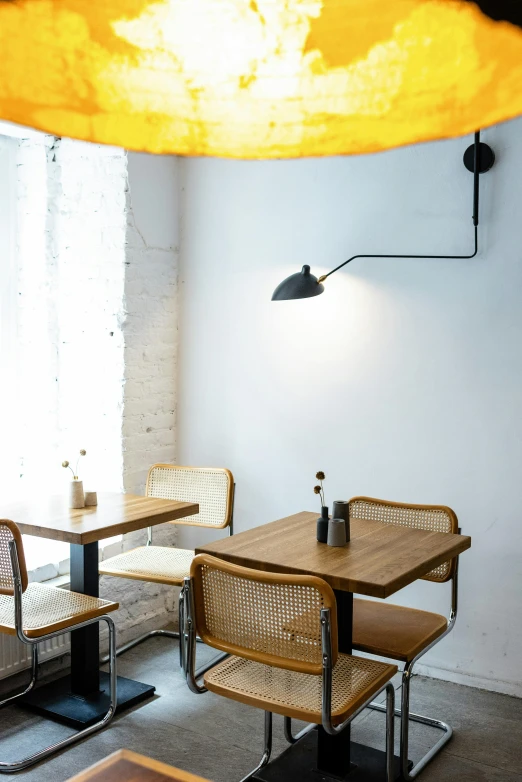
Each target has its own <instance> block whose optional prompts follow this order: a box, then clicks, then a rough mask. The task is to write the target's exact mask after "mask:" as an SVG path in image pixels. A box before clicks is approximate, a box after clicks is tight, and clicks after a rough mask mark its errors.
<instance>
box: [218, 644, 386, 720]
mask: <svg viewBox="0 0 522 782" xmlns="http://www.w3.org/2000/svg"><path fill="white" fill-rule="evenodd" d="M396 673H397V666H396V665H390V664H387V663H381V662H377V661H376V660H366V659H364V658H362V657H354V656H352V655H348V654H339V656H338V658H337V663H336V665H335V668H334V669H333V687H332V722H333V723H334V724H335V725H338V724H340V723H342V722H344V720H346V719H348V718H349V717H350V716H351V715H352V714H354V713H355V712H356V711H357V710H358V708H360V707H361V706H362V705H363V704H364V703H366V702H367V701H368V699H369V698H372V697H373V696H374V695H376V694H377V693H378V692H380V690H381V689H382V688H383V686H384V685H385V684H386V682H388V681H389V680H390V679H391V678H392V676H394V675H395V674H396ZM204 681H205V686H206V687H207V689H208V690H210V691H212V692H215V693H217V694H218V695H224V696H225V697H227V698H231V699H232V700H236V701H240V702H241V703H246V704H248V705H250V706H254V707H256V708H259V709H263V710H264V711H270V712H273V713H275V714H282V715H283V716H286V717H292V718H295V719H299V720H305V721H306V722H314V723H316V724H320V723H321V719H322V717H321V714H322V712H321V701H322V694H321V687H322V678H321V677H320V676H314V675H312V674H307V673H300V672H296V671H291V670H285V669H283V668H276V667H273V666H271V665H264V664H263V663H259V662H255V661H253V660H247V659H245V658H243V657H234V656H232V657H228V658H227V659H226V660H224V661H223V662H221V663H219V664H218V665H216V666H215V667H214V668H211V670H210V671H207V673H206V674H205V679H204Z"/></svg>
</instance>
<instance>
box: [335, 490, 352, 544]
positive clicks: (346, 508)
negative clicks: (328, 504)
mask: <svg viewBox="0 0 522 782" xmlns="http://www.w3.org/2000/svg"><path fill="white" fill-rule="evenodd" d="M332 519H344V523H345V524H346V542H347V543H348V541H349V540H350V503H349V502H348V500H336V501H335V502H334V504H333V509H332Z"/></svg>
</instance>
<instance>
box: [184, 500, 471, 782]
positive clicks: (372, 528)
mask: <svg viewBox="0 0 522 782" xmlns="http://www.w3.org/2000/svg"><path fill="white" fill-rule="evenodd" d="M316 523H317V513H311V512H302V513H296V514H294V515H293V516H288V517H287V518H284V519H279V521H274V522H272V523H270V524H263V525H262V526H260V527H255V528H254V529H251V530H248V531H247V532H241V533H239V534H236V535H234V536H233V537H230V538H225V539H223V540H218V541H216V542H215V543H209V544H207V545H205V546H199V547H198V548H197V549H196V554H211V555H212V556H215V557H220V558H221V559H224V560H226V561H227V562H233V563H234V564H236V565H243V566H244V567H249V568H253V569H255V570H263V571H269V572H275V573H300V574H307V575H314V576H319V577H320V578H323V579H324V580H325V581H327V582H328V583H329V584H330V586H331V587H332V588H333V589H334V591H335V596H336V599H337V616H338V632H339V651H340V652H344V653H345V654H351V652H352V634H353V595H354V593H357V594H362V595H368V596H371V597H377V598H386V597H389V596H390V595H392V594H393V593H394V592H397V591H398V590H399V589H402V588H403V587H405V586H407V585H408V584H411V583H412V582H413V581H416V580H417V579H418V578H421V577H422V576H425V575H426V574H427V573H429V572H430V571H431V570H433V568H435V567H437V565H441V564H443V563H444V562H447V561H448V560H450V559H453V557H456V556H458V555H459V554H461V553H462V552H463V551H465V550H466V549H468V548H469V547H470V546H471V538H469V537H467V536H465V535H455V534H452V533H446V532H428V531H426V530H420V529H412V528H411V527H406V526H400V525H396V524H385V523H382V522H379V521H367V520H362V519H356V518H351V519H350V533H351V539H350V542H349V543H348V544H347V545H346V546H342V547H339V548H334V547H332V546H327V545H326V544H324V543H318V541H317V539H316ZM314 755H315V759H316V762H315V769H313V768H312V765H313V764H312V760H313V757H314ZM352 761H354V762H355V763H356V765H357V768H356V770H355V771H351V769H352ZM384 767H385V764H384V753H382V752H380V751H378V750H374V749H370V748H369V747H363V746H362V745H358V744H351V742H350V728H349V726H348V728H347V729H346V730H344V731H343V733H342V734H340V735H338V736H329V735H328V734H327V733H326V732H325V731H324V730H323V728H322V727H319V728H318V730H317V731H312V732H311V733H309V734H308V735H307V736H305V737H304V738H302V739H301V740H300V741H299V742H297V744H294V745H293V746H290V747H289V748H288V749H287V750H285V751H284V752H283V753H282V754H281V755H280V756H279V757H278V758H276V760H274V761H272V762H271V763H269V764H268V765H267V766H265V768H264V769H263V770H262V771H260V772H258V774H257V775H256V776H255V777H254V778H253V779H255V780H258V782H281V781H282V780H285V779H296V780H297V779H299V782H313V781H314V780H315V782H318V780H330V779H332V778H334V779H344V778H345V777H346V778H348V779H350V780H353V782H359V780H361V782H362V780H365V782H368V780H380V779H383V778H384V777H383V776H382V775H383V769H384ZM318 772H319V774H318ZM321 774H323V775H324V776H321Z"/></svg>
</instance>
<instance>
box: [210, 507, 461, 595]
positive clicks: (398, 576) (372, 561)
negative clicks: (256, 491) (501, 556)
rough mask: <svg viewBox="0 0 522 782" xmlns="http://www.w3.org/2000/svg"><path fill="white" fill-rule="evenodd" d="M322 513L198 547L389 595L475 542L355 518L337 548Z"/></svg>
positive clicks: (269, 567) (276, 569)
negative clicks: (319, 527)
mask: <svg viewBox="0 0 522 782" xmlns="http://www.w3.org/2000/svg"><path fill="white" fill-rule="evenodd" d="M317 515H318V514H317V513H311V512H307V511H303V512H302V513H295V514H294V515H293V516H288V517H287V518H284V519H279V521H273V522H271V523H270V524H263V525H261V526H260V527H255V528H254V529H251V530H248V531H247V532H240V533H239V534H236V535H233V536H232V537H227V538H225V539H222V540H218V541H216V542H215V543H208V544H206V545H205V546H199V547H198V548H197V549H196V554H211V555H213V556H216V557H220V558H221V559H225V560H227V561H228V562H233V563H235V564H236V565H243V566H245V567H250V568H254V569H256V570H264V571H272V572H275V573H308V574H311V575H314V576H319V577H320V578H323V579H324V580H325V581H327V582H328V583H329V584H330V586H331V587H333V589H339V590H341V591H345V592H355V593H357V594H361V595H370V596H372V597H380V598H386V597H388V596H389V595H392V594H393V593H394V592H397V591H398V590H399V589H402V588H403V587H405V586H407V585H408V584H411V583H412V582H413V581H416V580H417V579H418V578H420V577H421V576H425V575H426V574H427V573H429V572H430V570H433V568H435V567H436V566H437V565H441V564H442V563H443V562H447V561H448V560H450V559H452V558H453V557H455V556H457V554H460V553H461V552H463V551H465V550H466V549H468V548H469V547H470V546H471V538H469V537H467V536H466V535H455V534H452V533H447V532H427V531H426V530H419V529H412V528H411V527H403V526H399V525H396V524H385V523H382V522H380V521H366V520H362V519H350V537H351V540H350V542H349V543H348V544H347V545H346V546H342V547H339V548H336V547H333V546H327V545H326V544H325V543H318V542H317V539H316V522H317Z"/></svg>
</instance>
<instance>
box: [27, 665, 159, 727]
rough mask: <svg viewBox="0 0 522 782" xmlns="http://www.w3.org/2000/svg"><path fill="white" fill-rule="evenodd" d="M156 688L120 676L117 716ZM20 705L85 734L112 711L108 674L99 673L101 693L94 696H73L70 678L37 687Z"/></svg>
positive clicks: (152, 692)
mask: <svg viewBox="0 0 522 782" xmlns="http://www.w3.org/2000/svg"><path fill="white" fill-rule="evenodd" d="M155 689H156V688H155V687H153V686H152V685H151V684H142V683H141V682H135V681H134V680H133V679H125V678H124V677H123V676H118V706H117V709H116V712H117V713H118V712H120V711H122V710H123V709H128V708H130V707H131V706H135V705H136V704H137V703H140V702H141V701H143V700H146V699H147V698H150V697H151V696H152V695H154V691H155ZM18 703H19V704H20V705H21V706H23V707H24V708H28V709H31V711H35V712H36V713H37V714H42V715H43V716H44V717H49V719H53V720H57V721H58V722H63V723H64V724H65V725H70V726H71V727H72V728H76V729H77V730H82V728H88V727H89V726H90V725H94V724H95V723H96V722H98V721H99V720H101V719H102V718H103V716H104V715H105V714H106V713H107V710H108V708H109V674H108V673H105V672H103V671H100V692H97V693H95V694H93V695H85V696H81V695H73V694H72V693H71V686H70V677H69V676H64V677H63V678H61V679H56V680H55V681H53V682H49V684H44V685H43V687H37V688H36V689H35V690H33V691H32V692H30V693H29V694H28V695H26V696H25V697H24V698H20V700H19V701H18Z"/></svg>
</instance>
